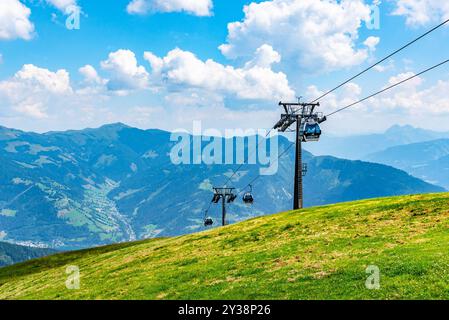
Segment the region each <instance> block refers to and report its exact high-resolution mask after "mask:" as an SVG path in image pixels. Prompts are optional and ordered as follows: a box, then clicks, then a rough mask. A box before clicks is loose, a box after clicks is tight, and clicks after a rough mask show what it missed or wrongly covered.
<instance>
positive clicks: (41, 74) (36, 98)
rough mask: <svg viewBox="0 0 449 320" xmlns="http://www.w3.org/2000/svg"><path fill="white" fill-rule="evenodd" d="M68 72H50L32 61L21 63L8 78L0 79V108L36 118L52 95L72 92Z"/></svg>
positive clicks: (38, 117) (43, 112)
mask: <svg viewBox="0 0 449 320" xmlns="http://www.w3.org/2000/svg"><path fill="white" fill-rule="evenodd" d="M72 92H73V91H72V88H71V86H70V77H69V73H68V72H67V71H66V70H63V69H62V70H58V71H56V72H51V71H49V70H47V69H43V68H39V67H36V66H34V65H31V64H27V65H24V66H23V67H22V69H21V70H20V71H18V72H17V73H16V74H15V75H14V76H13V77H12V78H11V79H8V80H5V81H1V82H0V98H1V99H0V101H1V107H2V109H5V108H11V109H12V110H13V111H15V112H18V113H20V114H23V115H25V116H29V117H32V118H36V119H43V118H46V117H47V116H48V115H47V113H46V109H47V103H48V102H49V101H50V100H52V98H54V97H58V96H67V95H70V94H72Z"/></svg>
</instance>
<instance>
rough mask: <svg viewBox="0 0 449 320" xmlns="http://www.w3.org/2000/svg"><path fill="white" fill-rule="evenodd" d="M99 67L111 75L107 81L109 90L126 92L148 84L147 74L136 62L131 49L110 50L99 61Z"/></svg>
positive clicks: (142, 87)
mask: <svg viewBox="0 0 449 320" xmlns="http://www.w3.org/2000/svg"><path fill="white" fill-rule="evenodd" d="M101 67H102V68H103V69H104V70H106V71H108V72H109V74H110V76H111V77H110V80H109V81H108V83H107V87H108V89H109V90H111V91H116V92H118V93H120V92H121V93H126V92H127V91H129V90H136V89H144V88H146V87H147V86H148V81H149V74H148V72H147V71H146V70H145V67H143V66H140V65H139V64H138V62H137V59H136V55H135V54H134V52H132V51H131V50H124V49H120V50H118V51H115V52H111V53H110V54H109V58H108V59H107V60H105V61H102V62H101Z"/></svg>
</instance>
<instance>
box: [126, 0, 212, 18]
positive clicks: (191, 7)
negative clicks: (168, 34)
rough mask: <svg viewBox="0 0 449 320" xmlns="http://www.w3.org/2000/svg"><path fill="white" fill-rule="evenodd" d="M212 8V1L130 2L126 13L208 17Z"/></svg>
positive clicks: (145, 0) (136, 0)
mask: <svg viewBox="0 0 449 320" xmlns="http://www.w3.org/2000/svg"><path fill="white" fill-rule="evenodd" d="M212 8H213V4H212V0H132V1H131V2H130V3H129V4H128V6H127V11H128V13H130V14H146V13H149V12H187V13H189V14H192V15H196V16H210V15H212Z"/></svg>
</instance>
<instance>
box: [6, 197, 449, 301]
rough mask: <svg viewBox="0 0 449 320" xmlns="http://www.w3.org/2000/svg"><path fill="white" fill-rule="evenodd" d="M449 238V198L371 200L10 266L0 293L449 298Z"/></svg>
mask: <svg viewBox="0 0 449 320" xmlns="http://www.w3.org/2000/svg"><path fill="white" fill-rule="evenodd" d="M448 243H449V194H433V195H416V196H403V197H394V198H384V199H374V200H365V201H358V202H352V203H343V204H338V205H332V206H325V207H317V208H311V209H306V210H302V211H297V212H285V213H280V214H276V215H272V216H266V217H261V218H257V219H252V220H249V221H246V222H243V223H239V224H235V225H231V226H227V227H224V228H217V229H214V230H209V231H205V232H201V233H197V234H193V235H187V236H181V237H176V238H161V239H153V240H146V241H140V242H134V243H125V244H117V245H112V246H107V247H101V248H95V249H89V250H84V251H77V252H69V253H64V254H57V255H54V256H51V257H47V258H43V259H39V260H33V261H29V262H26V263H22V264H19V265H15V266H11V267H7V268H2V269H0V299H447V298H449V249H448ZM70 265H75V266H78V267H79V268H80V272H81V287H80V289H79V290H68V289H67V288H66V286H65V282H66V279H67V274H66V273H65V271H66V267H67V266H70ZM370 265H375V266H377V267H379V269H380V286H381V287H380V289H379V290H369V289H367V288H366V287H365V281H366V279H367V277H368V276H369V275H368V274H367V273H366V268H367V267H368V266H370Z"/></svg>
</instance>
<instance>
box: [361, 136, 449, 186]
mask: <svg viewBox="0 0 449 320" xmlns="http://www.w3.org/2000/svg"><path fill="white" fill-rule="evenodd" d="M364 160H366V161H372V162H377V163H382V164H386V165H389V166H393V167H395V168H399V169H402V170H404V171H407V172H408V173H410V174H411V175H413V176H415V177H418V178H420V179H423V180H425V181H427V182H429V183H433V184H437V185H440V186H443V187H445V188H446V189H448V188H449V139H439V140H433V141H426V142H421V143H413V144H407V145H402V146H396V147H391V148H388V149H386V150H383V151H380V152H376V153H373V154H370V155H368V156H366V157H365V158H364Z"/></svg>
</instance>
